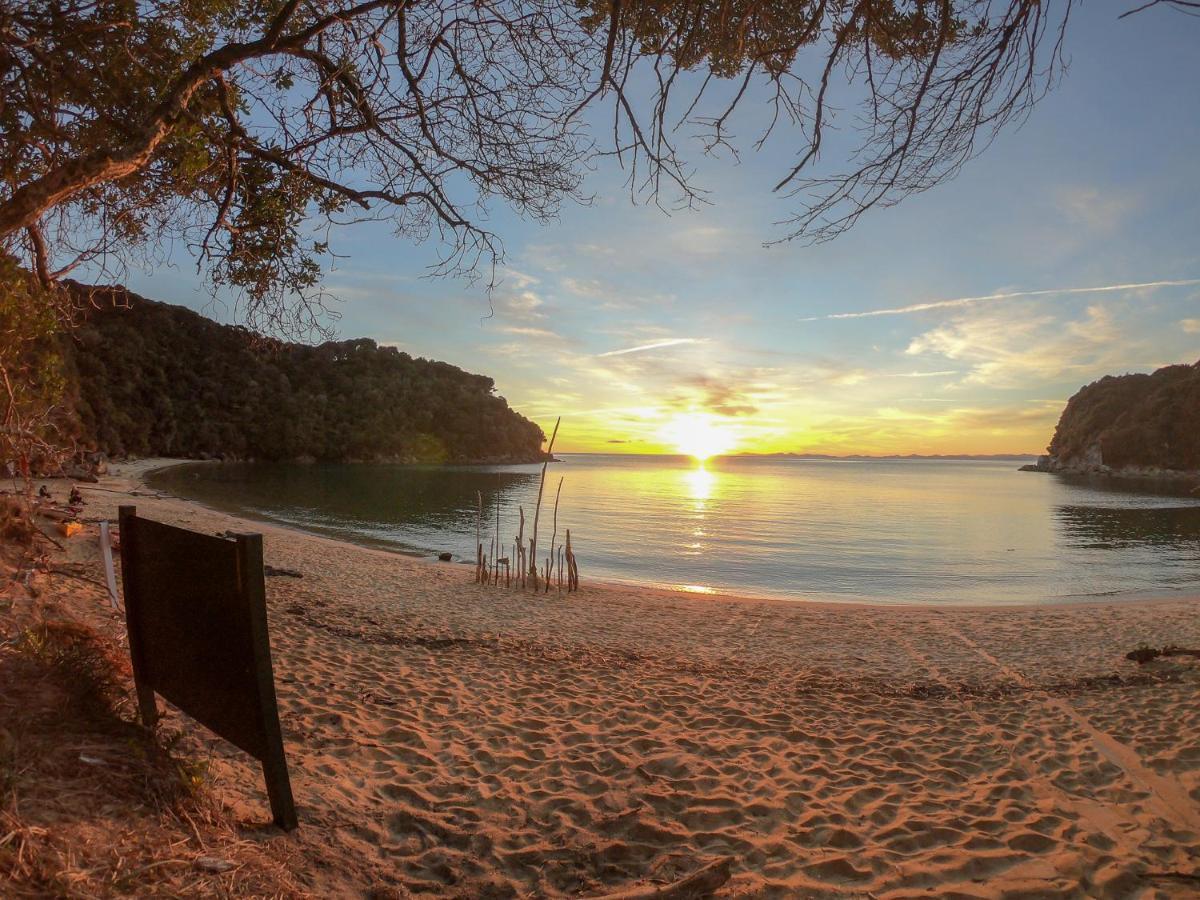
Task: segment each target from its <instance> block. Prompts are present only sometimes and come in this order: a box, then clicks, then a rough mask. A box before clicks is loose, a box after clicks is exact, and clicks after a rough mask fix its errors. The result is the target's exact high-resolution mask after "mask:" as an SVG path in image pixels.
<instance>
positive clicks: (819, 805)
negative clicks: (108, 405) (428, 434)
mask: <svg viewBox="0 0 1200 900" xmlns="http://www.w3.org/2000/svg"><path fill="white" fill-rule="evenodd" d="M161 464H163V463H162V461H143V462H139V463H135V464H126V465H120V466H116V467H114V471H113V473H112V474H110V475H108V476H105V477H104V478H102V479H101V481H100V483H99V484H96V485H83V486H81V487H82V490H83V493H84V496H85V498H86V499H87V507H86V515H87V517H88V518H91V519H94V518H97V517H110V518H113V519H115V518H116V509H117V506H118V505H119V504H123V503H134V504H136V505H137V508H138V512H139V514H141V515H144V516H147V517H150V518H154V519H158V520H160V521H163V522H168V523H171V524H176V525H180V526H184V527H188V528H193V529H196V530H199V531H206V532H209V533H213V532H220V531H224V530H226V529H232V530H235V531H261V532H262V533H263V534H264V535H265V553H266V561H267V563H268V564H270V565H273V566H278V567H284V568H288V569H294V570H297V571H299V572H300V573H301V574H302V576H303V577H301V578H291V577H271V578H268V579H267V596H268V610H269V618H270V630H271V641H272V645H273V653H274V663H275V673H276V680H277V691H278V695H279V702H280V711H281V717H282V725H283V731H284V738H285V741H286V746H287V753H288V759H289V763H290V767H291V775H292V784H293V789H294V792H295V797H296V802H297V805H298V806H299V810H300V820H301V827H300V829H299V831H298V832H297V833H296V834H295V835H293V836H282V835H279V836H275V837H271V838H270V839H269V840H270V841H271V842H280V843H286V844H288V845H290V846H292V847H293V849H298V850H299V852H298V853H293V854H292V856H291V858H292V859H293V860H294V865H295V866H296V868H295V875H296V877H297V879H298V881H299V882H300V883H302V884H304V885H305V886H306V889H307V890H310V891H311V893H312V894H313V895H319V896H367V895H371V894H372V892H374V895H375V896H406V895H408V894H412V895H430V896H437V897H464V898H466V897H495V898H500V897H575V896H583V897H598V896H604V895H607V894H612V893H619V892H622V891H629V890H634V889H638V888H646V887H650V886H652V885H654V884H656V883H661V884H665V883H669V882H671V881H674V880H676V879H678V878H680V877H682V876H684V875H686V874H687V873H688V872H691V871H693V870H694V869H696V868H698V867H699V866H701V865H703V864H705V863H707V862H710V861H712V860H715V859H718V858H722V857H730V858H731V859H732V871H733V877H732V879H731V880H730V881H729V882H728V883H727V884H726V885H725V886H724V887H723V888H721V889H720V891H719V893H718V895H717V896H720V897H845V896H849V897H877V898H898V897H914V896H922V897H929V896H934V897H1092V896H1095V897H1113V898H1124V897H1143V896H1144V897H1160V896H1161V897H1168V896H1169V897H1175V896H1178V897H1183V896H1195V895H1196V892H1197V890H1200V881H1198V880H1197V878H1198V872H1200V702H1198V700H1200V697H1198V691H1200V666H1198V665H1197V663H1200V660H1196V659H1192V658H1186V657H1183V658H1172V659H1170V660H1165V661H1160V662H1155V663H1151V664H1149V665H1147V666H1144V667H1141V668H1139V667H1138V666H1137V665H1136V664H1135V663H1133V662H1129V661H1127V660H1126V659H1125V658H1124V654H1125V653H1126V652H1128V651H1130V650H1132V649H1134V648H1135V647H1137V646H1138V645H1139V644H1148V645H1151V646H1158V647H1161V646H1163V645H1166V644H1176V645H1182V646H1185V647H1200V617H1198V616H1197V611H1198V610H1200V598H1190V599H1187V598H1181V599H1173V600H1157V601H1147V602H1121V603H1113V604H1107V605H1106V604H1086V605H1084V604H1080V605H1069V606H1068V605H1063V606H1049V607H1046V606H1043V607H1021V608H1012V607H1007V608H1000V607H996V608H963V607H947V608H936V609H934V608H918V607H885V606H852V605H839V604H818V603H788V602H781V601H767V600H750V599H745V598H725V597H712V596H704V597H695V596H690V595H686V594H678V593H670V592H664V591H655V590H651V589H643V588H637V587H627V586H617V585H607V586H606V585H594V584H590V583H588V581H587V577H586V576H587V573H586V569H585V570H584V572H583V575H584V584H583V588H582V590H581V591H580V592H579V593H577V594H573V595H570V596H568V595H565V594H562V595H560V594H553V593H552V594H550V595H549V596H533V595H522V594H519V593H515V592H509V591H506V590H503V589H496V588H490V587H484V586H479V585H476V584H473V583H472V580H471V569H470V568H469V567H465V566H460V565H455V564H437V563H429V562H425V561H421V560H414V559H412V558H408V557H405V556H401V555H398V554H392V553H387V552H383V551H377V550H371V549H366V548H361V547H357V546H353V545H350V544H346V543H340V542H337V541H333V540H329V539H325V538H321V537H317V536H313V535H308V534H304V533H301V532H298V531H293V530H288V529H284V528H280V527H275V526H272V525H265V524H262V523H259V522H249V521H244V520H238V519H236V518H233V517H230V516H227V515H224V514H221V513H218V512H215V511H212V510H209V509H206V508H204V507H202V506H200V505H198V504H196V503H191V502H187V501H184V500H180V499H177V498H173V497H167V496H163V495H160V494H158V493H157V492H155V491H154V490H152V489H149V488H147V487H145V485H144V484H143V481H142V478H143V476H144V473H145V472H147V471H149V470H150V469H152V468H153V467H154V466H156V465H161ZM64 489H65V488H64V486H63V485H61V484H60V485H58V486H56V488H55V490H56V491H59V490H64ZM94 534H95V527H94V526H90V527H89V529H88V530H87V531H86V532H85V534H84V535H81V536H79V537H75V538H72V539H71V542H70V546H69V548H68V555H69V556H70V558H71V560H72V561H74V562H75V563H77V564H78V565H79V566H82V567H84V569H87V570H89V571H93V574H95V573H98V572H99V561H98V554H97V553H96V551H95V540H94ZM89 567H92V568H89ZM1198 589H1200V586H1198ZM55 590H56V591H59V592H60V596H59V602H61V603H62V604H63V605H64V607H65V608H67V609H68V611H69V612H70V613H71V614H72V615H76V614H77V615H78V616H79V617H81V618H84V619H86V620H88V621H90V622H93V623H99V626H100V627H103V628H104V629H105V630H106V631H107V632H108V633H110V634H113V635H120V634H121V632H122V628H123V622H122V620H121V618H120V617H119V616H118V615H116V614H114V613H112V612H110V611H109V610H108V608H107V600H106V597H105V595H104V593H103V591H102V590H101V589H100V588H99V587H98V586H95V585H93V584H91V583H89V582H84V581H70V580H67V579H58V581H57V582H56V587H55ZM170 723H171V724H172V725H173V726H175V727H184V728H186V729H187V731H188V733H189V734H190V735H191V736H192V740H194V741H195V742H196V744H197V746H200V747H202V748H204V752H205V753H207V754H208V757H209V761H210V763H211V765H210V769H209V772H210V778H211V784H212V790H213V791H214V792H215V793H216V796H217V797H218V798H219V800H220V802H221V803H222V804H223V805H225V807H226V808H227V809H228V810H229V811H230V812H231V814H232V815H234V816H236V817H237V818H238V819H239V821H242V822H245V823H247V824H251V823H261V822H263V821H265V820H266V819H268V818H269V814H268V812H267V805H266V798H265V792H264V790H263V788H262V784H261V778H260V775H259V771H258V769H257V767H256V766H255V765H254V764H252V762H251V761H250V760H249V759H247V758H246V757H244V756H242V755H241V754H239V753H238V752H237V751H235V750H234V749H233V748H232V747H230V746H229V745H227V744H225V743H223V742H221V741H219V740H217V739H215V738H213V737H212V736H211V735H208V734H207V733H206V732H204V730H203V729H201V728H200V727H199V726H195V725H191V724H188V723H186V721H185V720H183V719H182V717H180V716H178V714H172V715H171V716H170Z"/></svg>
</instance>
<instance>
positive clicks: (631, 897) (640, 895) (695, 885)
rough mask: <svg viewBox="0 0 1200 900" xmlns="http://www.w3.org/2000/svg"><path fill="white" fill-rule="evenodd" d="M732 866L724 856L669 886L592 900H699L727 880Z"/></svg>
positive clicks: (618, 893)
mask: <svg viewBox="0 0 1200 900" xmlns="http://www.w3.org/2000/svg"><path fill="white" fill-rule="evenodd" d="M732 865H733V857H731V856H726V857H724V858H722V859H718V860H714V861H713V862H710V863H709V864H708V865H706V866H702V867H701V868H699V869H697V870H696V871H695V872H693V873H692V874H691V875H688V876H687V877H686V878H681V879H680V880H679V881H675V882H672V883H671V884H660V885H650V886H648V887H641V888H633V889H631V890H628V891H619V892H617V893H615V894H604V895H603V896H601V897H596V898H593V900H666V898H675V900H683V898H687V900H700V898H703V897H709V896H711V895H712V894H713V892H714V891H716V890H717V888H719V887H721V886H722V885H723V884H725V882H727V881H728V880H729V876H730V871H729V869H730V866H732Z"/></svg>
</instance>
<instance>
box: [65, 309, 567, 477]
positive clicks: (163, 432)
mask: <svg viewBox="0 0 1200 900" xmlns="http://www.w3.org/2000/svg"><path fill="white" fill-rule="evenodd" d="M77 289H78V288H77ZM103 299H104V300H109V299H113V298H111V297H105V298H103ZM115 299H117V300H118V301H119V302H118V303H115V304H113V303H108V302H101V303H98V304H97V306H98V307H99V308H95V309H92V310H90V311H89V313H88V316H87V319H86V321H85V322H84V323H83V325H82V326H81V327H80V328H79V329H78V330H77V331H76V333H75V334H74V335H73V338H72V342H71V343H72V347H71V349H70V351H69V352H68V354H67V356H68V365H69V366H70V367H71V368H72V369H73V370H74V371H73V373H72V375H73V376H74V377H73V378H72V379H71V380H72V381H73V382H74V384H76V385H77V386H78V387H77V390H78V393H77V396H76V398H75V403H76V408H77V410H78V415H79V420H80V425H81V427H82V431H83V433H84V436H85V440H86V441H88V442H90V443H93V444H94V446H95V449H97V450H100V451H103V452H105V453H108V454H109V455H112V456H124V455H139V456H150V455H162V456H183V457H197V458H208V457H221V458H236V459H270V460H287V459H303V458H311V459H318V460H338V461H351V460H354V461H376V460H397V461H406V462H407V461H411V462H479V461H496V462H528V461H533V460H539V459H541V458H542V457H543V453H542V449H541V447H542V441H543V434H542V431H541V429H540V428H539V427H538V426H537V425H535V424H534V423H533V422H530V421H529V420H528V419H526V418H524V417H523V416H521V415H519V414H518V413H516V412H515V411H513V410H512V409H509V407H508V404H507V402H505V400H504V398H503V397H498V396H496V395H495V394H494V393H493V381H492V379H491V378H488V377H486V376H483V375H473V374H471V373H470V372H464V371H463V370H462V369H459V368H457V367H456V366H452V365H449V364H447V363H442V362H434V361H431V360H426V359H413V358H412V357H411V356H409V355H408V354H407V353H401V352H399V351H398V350H396V349H394V348H392V347H380V346H378V345H377V344H376V343H375V342H374V341H372V340H367V339H360V340H347V341H331V342H329V343H325V344H321V345H320V346H308V345H304V344H292V343H285V342H282V341H276V340H272V339H268V338H263V337H261V336H259V335H256V334H254V333H252V332H250V331H248V330H246V329H244V328H239V327H234V326H228V325H220V324H218V323H216V322H213V321H211V320H209V319H206V318H204V317H203V316H201V315H198V314H197V313H194V312H192V311H191V310H188V309H184V308H182V307H179V306H170V305H167V304H165V303H157V302H155V301H152V300H147V299H145V298H142V297H139V296H137V295H135V294H130V293H127V292H124V291H121V292H120V293H119V294H118V295H117V297H116V298H115ZM122 305H124V306H125V307H126V308H122Z"/></svg>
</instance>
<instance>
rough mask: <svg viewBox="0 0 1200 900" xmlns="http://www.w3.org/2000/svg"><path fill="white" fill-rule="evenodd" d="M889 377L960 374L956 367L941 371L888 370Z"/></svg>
mask: <svg viewBox="0 0 1200 900" xmlns="http://www.w3.org/2000/svg"><path fill="white" fill-rule="evenodd" d="M887 374H888V377H889V378H943V377H945V376H947V375H960V374H962V373H961V372H959V371H958V370H957V369H946V370H944V371H942V372H888V373H887Z"/></svg>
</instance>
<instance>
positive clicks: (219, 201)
mask: <svg viewBox="0 0 1200 900" xmlns="http://www.w3.org/2000/svg"><path fill="white" fill-rule="evenodd" d="M1074 2H1075V0H538V2H530V0H365V2H357V3H355V2H350V0H273V2H262V0H160V2H150V0H15V2H14V0H0V130H2V134H3V137H2V139H0V181H2V185H3V186H2V187H0V241H2V242H3V243H4V245H5V248H6V249H7V250H8V252H10V253H16V254H23V256H24V258H26V259H27V260H28V262H29V266H30V269H31V270H33V271H34V272H36V273H37V274H38V276H39V277H40V278H42V279H43V280H44V281H53V280H55V279H58V278H61V277H63V276H64V275H66V274H67V273H68V272H70V271H72V269H74V268H75V267H77V266H79V265H80V264H82V263H85V262H91V263H100V264H107V265H113V264H117V265H119V264H120V263H121V262H122V261H123V260H125V259H127V258H128V257H129V255H130V254H131V253H138V252H143V253H144V252H147V251H148V250H149V251H152V250H153V248H156V247H158V246H160V245H161V242H162V240H163V239H165V238H172V239H176V238H182V239H184V240H185V241H187V242H188V243H189V245H190V246H191V247H192V248H193V249H194V250H195V251H196V253H197V255H198V258H199V260H200V262H201V265H202V266H203V267H205V269H206V271H207V273H208V275H209V276H210V277H211V279H212V280H213V281H214V282H215V283H216V284H226V285H231V286H233V287H235V288H238V289H241V290H242V291H243V292H244V293H243V295H244V297H245V301H246V306H245V309H244V312H245V314H246V317H247V319H248V320H249V321H250V323H251V324H258V325H273V326H274V327H275V328H277V329H278V328H281V327H282V328H285V329H286V328H287V327H289V326H290V327H292V328H299V329H303V328H306V327H309V326H311V325H312V324H313V323H314V322H315V321H316V315H317V313H318V311H319V303H320V297H321V294H320V274H321V263H320V260H321V256H322V255H323V254H325V253H326V252H327V249H328V248H327V245H326V243H325V242H324V240H321V239H319V237H314V234H316V235H318V236H319V235H320V231H319V230H316V231H314V223H318V224H321V223H330V224H333V223H337V222H341V221H346V220H350V219H354V218H362V217H375V218H385V219H388V220H390V221H391V222H392V223H393V224H394V226H395V228H396V230H397V232H398V233H400V234H401V235H404V236H406V237H409V238H412V239H417V240H421V239H424V238H426V237H428V236H430V235H435V236H436V237H438V238H439V239H440V240H441V242H442V244H441V246H443V248H444V249H445V251H446V252H445V255H444V257H443V265H442V267H441V268H442V270H443V271H447V272H462V271H473V270H474V269H475V268H476V266H477V265H478V264H479V263H480V262H481V261H483V262H484V263H485V264H486V263H488V262H494V261H495V259H497V258H498V255H499V252H500V245H499V242H498V239H497V237H496V236H495V235H494V234H493V233H491V232H490V231H489V230H488V229H487V227H486V214H485V213H486V205H487V204H488V203H489V202H490V201H495V200H500V201H503V202H506V203H508V204H510V205H511V206H512V207H513V208H514V209H516V210H517V211H518V212H520V213H522V214H525V215H528V216H532V217H534V218H546V217H550V216H553V215H554V214H555V212H556V211H557V209H558V207H559V204H560V203H561V202H562V201H563V200H564V198H571V197H575V196H578V195H579V192H580V188H581V178H582V173H583V171H584V170H585V169H586V167H587V164H588V162H589V160H590V159H592V158H593V157H595V156H596V155H597V154H603V153H609V154H615V155H617V156H618V157H619V158H620V159H621V162H622V164H623V165H624V166H625V167H626V170H627V171H628V172H629V175H630V187H631V189H632V190H633V191H634V192H635V194H637V195H639V196H642V197H649V198H653V199H656V200H657V199H659V198H663V197H667V198H671V199H681V200H682V201H684V202H695V201H697V200H701V199H702V198H703V195H702V191H701V189H700V188H699V187H698V186H696V185H694V184H693V183H692V180H691V178H690V177H689V175H690V169H689V166H688V163H687V157H686V154H685V150H686V149H690V148H691V147H692V146H693V145H692V144H691V143H690V141H689V138H698V139H699V140H700V142H701V149H703V150H707V151H712V150H714V149H716V148H718V147H728V148H730V149H733V150H734V152H736V150H737V147H738V144H737V142H736V141H735V140H734V137H733V134H732V128H733V119H734V116H735V113H736V112H737V110H738V108H739V107H740V106H742V105H744V104H745V103H747V102H749V101H748V98H753V99H754V100H755V101H756V102H757V101H760V100H762V99H763V97H764V89H765V92H766V94H765V96H766V98H767V102H768V103H769V108H770V110H771V117H770V121H769V124H768V125H767V126H766V127H765V129H763V130H762V131H761V132H760V133H758V134H754V135H752V136H749V137H748V138H747V141H748V146H749V147H751V148H757V147H759V146H761V144H762V143H763V142H764V141H766V140H768V139H775V140H785V141H790V142H792V143H794V144H795V147H796V158H795V162H794V165H793V166H792V167H791V168H790V169H789V170H788V171H784V172H780V173H779V175H780V177H779V180H778V184H777V185H776V188H775V190H776V191H777V192H779V193H781V194H783V195H785V196H786V197H789V198H791V199H792V200H794V202H795V206H794V209H795V213H794V215H793V216H792V217H791V218H790V219H789V220H788V221H787V222H786V223H785V225H784V230H783V231H781V232H780V239H782V240H790V239H802V240H808V241H820V240H825V239H828V238H830V237H833V236H836V235H837V234H839V233H841V232H842V231H844V230H845V229H846V228H849V227H850V226H851V225H853V224H854V222H855V221H857V219H858V218H859V217H860V216H861V215H862V214H863V213H864V212H865V211H866V210H868V209H871V208H872V207H875V206H886V205H891V204H894V203H896V202H898V201H899V200H901V199H902V198H904V197H905V196H908V195H910V194H912V193H914V192H919V191H923V190H925V189H927V188H929V187H931V186H933V185H935V184H937V183H939V182H941V181H943V180H945V179H946V178H948V177H949V176H951V175H953V174H954V173H955V172H956V171H957V170H958V169H959V168H960V167H961V166H962V165H963V164H964V163H965V162H966V161H967V160H969V159H970V158H971V157H972V156H973V155H974V154H975V153H976V152H978V150H979V149H980V148H981V147H983V146H985V145H986V143H987V142H988V141H989V140H990V139H991V138H992V137H993V136H994V135H995V134H996V132H997V131H998V130H999V129H1001V128H1003V127H1004V126H1005V125H1007V124H1009V123H1011V122H1013V121H1014V120H1015V119H1019V118H1020V117H1021V116H1023V115H1024V114H1025V113H1027V111H1028V110H1029V109H1030V107H1031V105H1032V104H1033V103H1034V102H1036V100H1037V99H1038V97H1039V96H1041V94H1042V93H1044V91H1045V90H1046V89H1047V88H1048V87H1049V86H1050V85H1052V83H1053V82H1054V80H1055V79H1056V78H1057V76H1058V74H1059V73H1060V71H1061V67H1062V56H1061V49H1062V37H1063V33H1064V29H1065V27H1066V25H1067V21H1068V19H1069V16H1070V13H1071V10H1072V6H1073V4H1074ZM1150 5H1154V4H1150ZM1174 5H1188V4H1174ZM806 73H812V74H808V77H805V74H806ZM846 92H848V93H846ZM843 95H844V97H843ZM844 98H848V99H849V100H850V101H853V102H854V103H856V104H857V107H856V109H855V111H853V112H851V111H847V110H842V111H841V113H840V115H841V118H840V120H839V125H840V126H841V127H843V128H844V127H845V126H846V125H847V124H852V126H853V129H854V130H855V131H856V132H857V136H858V143H857V149H855V150H854V151H853V152H852V153H851V154H850V155H849V158H848V159H847V160H845V165H844V167H843V168H841V169H840V170H839V171H837V172H836V173H835V174H833V175H828V174H820V173H817V171H816V170H815V169H814V166H815V164H816V162H817V160H818V158H819V156H820V154H821V151H822V148H823V143H824V139H825V135H826V133H827V131H828V129H829V128H830V124H831V122H832V121H833V119H834V111H835V109H836V108H837V107H839V106H840V105H841V103H842V102H843V99H844ZM601 104H605V105H606V107H605V108H606V109H607V111H608V117H607V118H608V121H610V122H611V129H608V128H607V127H606V128H604V129H603V130H602V131H601V132H599V133H593V131H592V130H591V129H589V127H588V123H589V122H593V121H596V120H598V119H599V117H598V116H587V115H585V114H586V113H587V111H588V110H589V109H591V108H594V107H598V106H600V105H601ZM702 110H703V111H704V112H703V113H702ZM713 110H715V112H713Z"/></svg>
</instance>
